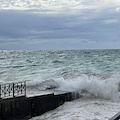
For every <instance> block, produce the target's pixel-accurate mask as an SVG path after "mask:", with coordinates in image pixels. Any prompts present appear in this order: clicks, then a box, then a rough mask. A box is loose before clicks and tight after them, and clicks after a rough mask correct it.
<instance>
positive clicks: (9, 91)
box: [0, 82, 26, 99]
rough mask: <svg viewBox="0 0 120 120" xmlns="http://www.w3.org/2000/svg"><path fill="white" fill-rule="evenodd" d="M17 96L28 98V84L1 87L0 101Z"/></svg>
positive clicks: (11, 84) (12, 84)
mask: <svg viewBox="0 0 120 120" xmlns="http://www.w3.org/2000/svg"><path fill="white" fill-rule="evenodd" d="M17 96H26V82H18V83H9V84H3V85H0V99H2V98H9V97H17Z"/></svg>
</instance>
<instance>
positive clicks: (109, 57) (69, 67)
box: [0, 50, 120, 94]
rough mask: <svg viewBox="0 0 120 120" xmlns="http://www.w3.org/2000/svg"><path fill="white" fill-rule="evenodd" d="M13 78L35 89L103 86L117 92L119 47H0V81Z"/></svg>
mask: <svg viewBox="0 0 120 120" xmlns="http://www.w3.org/2000/svg"><path fill="white" fill-rule="evenodd" d="M13 81H14V82H17V81H27V85H28V89H30V90H32V89H33V88H34V89H36V91H38V90H46V89H48V88H49V89H57V90H61V91H62V90H63V91H72V90H74V91H76V90H77V91H78V90H79V91H81V90H84V89H85V90H87V91H89V92H91V91H93V90H91V88H93V86H98V87H99V86H102V88H99V89H100V90H101V89H105V88H107V87H108V88H109V87H111V88H112V89H113V87H114V89H115V92H116V91H117V93H119V91H118V89H119V82H120V50H56V51H0V82H1V83H8V82H13ZM91 83H92V84H91ZM86 85H87V86H86ZM94 89H95V90H96V88H94ZM98 91H99V90H98ZM92 93H93V92H92ZM94 94H95V93H94ZM109 94H110V93H109Z"/></svg>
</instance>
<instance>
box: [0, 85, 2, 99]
mask: <svg viewBox="0 0 120 120" xmlns="http://www.w3.org/2000/svg"><path fill="white" fill-rule="evenodd" d="M1 98H2V97H1V85H0V99H1Z"/></svg>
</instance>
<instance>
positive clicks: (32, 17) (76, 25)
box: [0, 0, 120, 49]
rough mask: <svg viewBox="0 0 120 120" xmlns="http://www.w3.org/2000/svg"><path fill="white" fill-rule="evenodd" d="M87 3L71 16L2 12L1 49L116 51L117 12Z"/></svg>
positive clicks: (119, 17) (0, 18)
mask: <svg viewBox="0 0 120 120" xmlns="http://www.w3.org/2000/svg"><path fill="white" fill-rule="evenodd" d="M81 2H82V0H81ZM89 2H90V1H87V2H85V1H84V2H83V3H81V4H82V5H83V6H82V8H81V9H78V7H77V8H75V10H73V11H74V13H73V12H72V13H71V14H70V13H69V11H67V12H65V11H64V13H63V12H60V10H59V14H58V12H56V14H55V13H53V10H52V9H50V10H47V11H49V12H52V14H48V12H47V13H46V14H45V11H46V10H45V9H44V10H42V9H38V10H36V9H32V8H31V9H26V10H22V11H21V10H9V11H8V10H1V11H0V49H83V48H90V49H91V48H97V47H98V48H105V47H106V48H119V47H118V44H119V42H118V44H117V45H116V44H114V43H115V41H119V31H120V23H119V20H120V15H119V14H120V13H119V12H118V11H117V12H116V9H115V8H114V7H113V8H111V7H110V8H105V5H104V7H103V8H104V9H103V8H102V7H101V8H99V9H96V7H95V3H96V2H95V1H94V2H93V4H90V3H91V2H90V3H89ZM116 2H117V1H116ZM61 4H62V3H61ZM75 4H77V2H75V3H74V5H75ZM89 4H90V6H91V9H90V6H89ZM71 5H72V4H71ZM84 5H85V6H84ZM101 5H102V3H101ZM69 6H70V5H69ZM78 6H79V5H78ZM54 7H55V6H54ZM85 7H86V9H85ZM29 8H30V7H29ZM66 10H69V8H67V9H66ZM55 11H57V9H55ZM70 11H71V10H70ZM35 12H36V13H35ZM75 12H76V14H75ZM97 43H98V44H97ZM112 45H114V46H112ZM111 46H112V47H111Z"/></svg>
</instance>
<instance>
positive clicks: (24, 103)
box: [0, 92, 74, 120]
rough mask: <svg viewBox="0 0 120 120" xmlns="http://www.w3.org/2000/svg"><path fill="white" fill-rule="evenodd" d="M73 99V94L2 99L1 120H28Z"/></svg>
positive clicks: (0, 102)
mask: <svg viewBox="0 0 120 120" xmlns="http://www.w3.org/2000/svg"><path fill="white" fill-rule="evenodd" d="M73 99H74V98H73V93H71V92H70V93H63V94H58V95H54V93H53V94H47V95H40V96H33V97H26V96H21V97H14V98H7V99H0V120H28V119H30V118H32V117H35V116H38V115H41V114H43V113H45V112H47V111H49V110H53V109H55V108H57V107H58V106H60V105H62V104H63V103H64V102H66V101H71V100H73Z"/></svg>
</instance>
